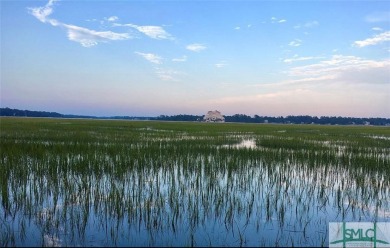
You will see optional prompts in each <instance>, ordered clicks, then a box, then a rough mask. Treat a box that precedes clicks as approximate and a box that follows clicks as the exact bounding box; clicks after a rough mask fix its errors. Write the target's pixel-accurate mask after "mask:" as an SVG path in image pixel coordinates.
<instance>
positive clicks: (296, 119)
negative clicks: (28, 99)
mask: <svg viewBox="0 0 390 248" xmlns="http://www.w3.org/2000/svg"><path fill="white" fill-rule="evenodd" d="M0 116H1V117H29V118H61V119H99V120H136V121H173V122H174V121H190V122H201V121H202V120H203V116H204V115H186V114H180V115H172V116H167V115H160V116H157V117H145V116H87V115H72V114H60V113H57V112H47V111H31V110H20V109H11V108H0ZM224 117H225V122H229V123H258V124H267V123H269V124H313V125H344V126H347V125H352V126H353V125H373V126H390V118H381V117H376V118H373V117H370V118H361V117H341V116H338V117H336V116H321V117H317V116H308V115H300V116H286V117H283V116H279V117H273V116H259V115H254V116H253V117H252V116H248V115H244V114H235V115H231V116H229V115H224Z"/></svg>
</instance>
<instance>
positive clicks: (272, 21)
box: [271, 16, 287, 23]
mask: <svg viewBox="0 0 390 248" xmlns="http://www.w3.org/2000/svg"><path fill="white" fill-rule="evenodd" d="M284 22H287V20H286V19H279V18H276V17H274V16H273V17H271V23H284Z"/></svg>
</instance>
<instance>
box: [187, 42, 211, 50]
mask: <svg viewBox="0 0 390 248" xmlns="http://www.w3.org/2000/svg"><path fill="white" fill-rule="evenodd" d="M186 48H187V49H188V50H190V51H193V52H200V51H202V50H204V49H206V48H207V47H206V46H204V45H202V44H199V43H194V44H189V45H187V46H186Z"/></svg>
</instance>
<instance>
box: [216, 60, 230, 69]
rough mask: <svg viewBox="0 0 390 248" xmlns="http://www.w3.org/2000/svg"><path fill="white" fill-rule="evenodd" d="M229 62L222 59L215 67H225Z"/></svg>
mask: <svg viewBox="0 0 390 248" xmlns="http://www.w3.org/2000/svg"><path fill="white" fill-rule="evenodd" d="M227 65H228V64H227V63H226V61H220V62H218V63H216V64H215V67H217V68H223V67H225V66H227Z"/></svg>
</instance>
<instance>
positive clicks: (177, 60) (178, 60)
mask: <svg viewBox="0 0 390 248" xmlns="http://www.w3.org/2000/svg"><path fill="white" fill-rule="evenodd" d="M172 61H173V62H186V61H187V56H185V55H184V56H182V57H181V58H174V59H172Z"/></svg>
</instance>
